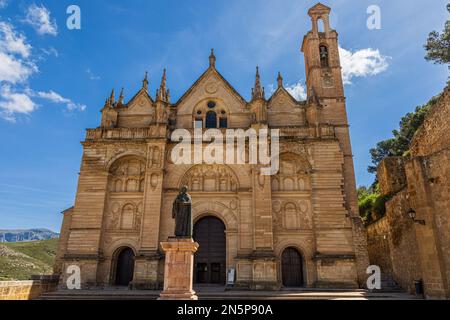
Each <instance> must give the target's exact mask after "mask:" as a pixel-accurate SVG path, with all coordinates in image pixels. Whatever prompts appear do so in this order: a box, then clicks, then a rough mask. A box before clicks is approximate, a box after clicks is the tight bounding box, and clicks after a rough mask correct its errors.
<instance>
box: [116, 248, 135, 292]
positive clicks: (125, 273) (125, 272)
mask: <svg viewBox="0 0 450 320" xmlns="http://www.w3.org/2000/svg"><path fill="white" fill-rule="evenodd" d="M133 274H134V252H133V250H131V249H130V248H123V249H122V250H121V251H120V252H119V254H118V255H117V261H116V276H115V281H114V284H115V285H116V286H128V285H129V284H130V282H131V281H132V280H133Z"/></svg>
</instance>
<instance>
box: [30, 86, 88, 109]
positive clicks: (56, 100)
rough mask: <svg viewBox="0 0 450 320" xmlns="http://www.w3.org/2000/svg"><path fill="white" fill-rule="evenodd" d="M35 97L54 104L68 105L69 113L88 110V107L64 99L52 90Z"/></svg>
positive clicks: (38, 93)
mask: <svg viewBox="0 0 450 320" xmlns="http://www.w3.org/2000/svg"><path fill="white" fill-rule="evenodd" d="M35 95H36V96H37V97H39V98H41V99H46V100H49V101H51V102H53V103H60V104H64V105H66V107H67V110H68V111H84V110H86V105H84V104H78V103H75V102H73V101H72V100H70V99H67V98H64V97H63V96H61V95H60V94H59V93H56V92H55V91H53V90H50V91H48V92H44V91H39V92H37V93H36V94H35Z"/></svg>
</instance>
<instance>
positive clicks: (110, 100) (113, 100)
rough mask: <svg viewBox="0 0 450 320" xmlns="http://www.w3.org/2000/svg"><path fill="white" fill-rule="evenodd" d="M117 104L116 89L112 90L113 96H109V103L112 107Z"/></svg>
mask: <svg viewBox="0 0 450 320" xmlns="http://www.w3.org/2000/svg"><path fill="white" fill-rule="evenodd" d="M115 102H116V91H115V90H114V89H112V91H111V95H110V96H109V103H110V104H111V106H112V105H114V103H115Z"/></svg>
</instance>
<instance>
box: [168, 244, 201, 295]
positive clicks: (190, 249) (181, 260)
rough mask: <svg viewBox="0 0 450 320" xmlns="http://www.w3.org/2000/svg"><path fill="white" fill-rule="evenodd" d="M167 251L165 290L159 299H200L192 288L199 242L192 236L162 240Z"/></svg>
mask: <svg viewBox="0 0 450 320" xmlns="http://www.w3.org/2000/svg"><path fill="white" fill-rule="evenodd" d="M161 248H162V250H163V251H164V252H165V255H166V257H165V263H164V291H162V292H161V294H160V298H159V300H198V297H197V295H196V294H195V291H194V290H192V282H193V279H192V278H193V272H194V253H195V252H196V251H197V249H198V243H196V242H194V240H192V238H169V239H168V241H167V242H161Z"/></svg>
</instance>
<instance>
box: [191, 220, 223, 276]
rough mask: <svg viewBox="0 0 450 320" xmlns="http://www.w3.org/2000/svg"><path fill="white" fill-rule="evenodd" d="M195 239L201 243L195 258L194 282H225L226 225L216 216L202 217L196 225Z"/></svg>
mask: <svg viewBox="0 0 450 320" xmlns="http://www.w3.org/2000/svg"><path fill="white" fill-rule="evenodd" d="M194 240H195V241H196V242H198V244H199V245H200V247H199V249H198V251H197V252H196V254H195V258H194V266H195V267H194V282H195V283H197V284H225V277H226V272H227V271H226V237H225V225H224V224H223V222H222V221H221V220H220V219H218V218H215V217H206V218H203V219H200V220H199V221H198V222H197V223H196V224H195V226H194Z"/></svg>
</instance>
